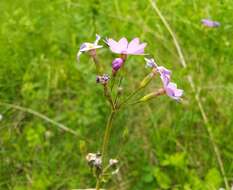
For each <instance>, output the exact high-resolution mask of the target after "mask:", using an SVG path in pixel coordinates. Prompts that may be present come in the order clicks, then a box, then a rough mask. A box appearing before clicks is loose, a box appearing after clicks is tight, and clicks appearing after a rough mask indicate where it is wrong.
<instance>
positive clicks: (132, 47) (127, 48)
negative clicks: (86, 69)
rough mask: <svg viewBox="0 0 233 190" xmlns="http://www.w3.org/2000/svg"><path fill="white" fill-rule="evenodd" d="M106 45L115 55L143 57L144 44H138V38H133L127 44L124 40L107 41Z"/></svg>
mask: <svg viewBox="0 0 233 190" xmlns="http://www.w3.org/2000/svg"><path fill="white" fill-rule="evenodd" d="M106 43H107V44H108V46H109V47H110V49H111V51H112V52H114V53H117V54H125V55H143V54H144V49H145V47H146V45H147V44H146V43H142V44H140V42H139V38H134V39H133V40H132V41H131V42H129V43H128V41H127V39H126V38H121V39H120V40H119V41H118V42H116V41H115V40H113V39H111V38H110V39H107V40H106Z"/></svg>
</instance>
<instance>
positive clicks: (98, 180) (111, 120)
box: [95, 108, 116, 190]
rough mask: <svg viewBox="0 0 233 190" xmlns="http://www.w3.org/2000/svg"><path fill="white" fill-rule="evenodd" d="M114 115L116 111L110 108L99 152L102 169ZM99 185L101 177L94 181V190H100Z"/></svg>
mask: <svg viewBox="0 0 233 190" xmlns="http://www.w3.org/2000/svg"><path fill="white" fill-rule="evenodd" d="M115 114H116V111H115V110H114V109H113V108H112V109H111V113H110V115H109V117H108V122H107V124H106V128H105V132H104V140H103V145H102V150H101V156H102V163H103V166H102V167H103V168H104V164H105V162H106V161H105V160H106V158H105V157H106V150H107V148H108V144H109V138H110V133H111V129H112V122H113V118H114V116H115ZM100 183H101V176H99V177H98V178H97V181H96V188H95V189H96V190H99V189H100Z"/></svg>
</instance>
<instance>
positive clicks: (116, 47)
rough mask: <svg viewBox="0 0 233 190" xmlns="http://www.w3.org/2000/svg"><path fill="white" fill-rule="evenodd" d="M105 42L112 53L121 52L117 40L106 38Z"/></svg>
mask: <svg viewBox="0 0 233 190" xmlns="http://www.w3.org/2000/svg"><path fill="white" fill-rule="evenodd" d="M106 41H107V44H108V46H109V47H110V50H111V51H112V52H114V53H121V47H120V45H119V43H118V42H116V41H115V40H113V39H111V38H110V39H107V40H106Z"/></svg>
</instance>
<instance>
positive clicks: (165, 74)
mask: <svg viewBox="0 0 233 190" xmlns="http://www.w3.org/2000/svg"><path fill="white" fill-rule="evenodd" d="M157 70H158V72H159V74H160V78H161V80H162V82H163V85H164V86H166V85H168V83H169V82H170V80H171V71H170V70H168V69H166V68H165V67H163V66H159V67H157Z"/></svg>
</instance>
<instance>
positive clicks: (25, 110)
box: [0, 102, 79, 136]
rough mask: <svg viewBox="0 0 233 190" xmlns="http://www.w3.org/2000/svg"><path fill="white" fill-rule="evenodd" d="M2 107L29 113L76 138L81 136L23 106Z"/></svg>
mask: <svg viewBox="0 0 233 190" xmlns="http://www.w3.org/2000/svg"><path fill="white" fill-rule="evenodd" d="M0 105H3V106H6V107H10V108H13V109H17V110H20V111H22V112H27V113H30V114H32V115H34V116H37V117H39V118H41V119H43V120H45V121H46V122H48V123H51V124H53V125H55V126H57V127H58V128H59V129H61V130H63V131H66V132H69V133H71V134H73V135H75V136H79V135H78V134H77V133H76V132H75V131H73V130H72V129H69V128H68V127H66V126H65V125H63V124H61V123H58V122H57V121H54V120H52V119H50V118H48V117H47V116H46V115H43V114H41V113H39V112H37V111H35V110H32V109H30V108H25V107H22V106H19V105H15V104H8V103H3V102H0Z"/></svg>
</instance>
